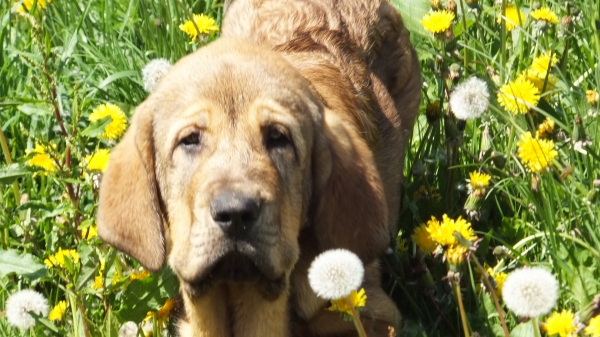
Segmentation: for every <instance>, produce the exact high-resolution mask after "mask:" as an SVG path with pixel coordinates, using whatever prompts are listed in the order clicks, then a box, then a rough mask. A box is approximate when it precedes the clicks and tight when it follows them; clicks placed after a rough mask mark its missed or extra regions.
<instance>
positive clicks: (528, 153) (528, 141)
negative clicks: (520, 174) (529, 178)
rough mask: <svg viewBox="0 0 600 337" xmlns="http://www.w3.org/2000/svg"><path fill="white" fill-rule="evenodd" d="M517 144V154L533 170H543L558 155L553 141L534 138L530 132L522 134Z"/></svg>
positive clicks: (524, 164)
mask: <svg viewBox="0 0 600 337" xmlns="http://www.w3.org/2000/svg"><path fill="white" fill-rule="evenodd" d="M517 146H518V150H517V156H518V157H519V159H520V160H521V163H523V166H525V167H526V168H527V169H529V170H530V171H531V172H541V171H542V170H544V169H545V168H546V167H548V164H549V163H550V162H552V160H554V158H556V156H557V155H558V152H556V150H555V149H554V142H553V141H551V140H545V139H537V138H533V137H532V136H531V133H530V132H526V133H524V134H523V135H521V138H520V140H519V142H518V143H517Z"/></svg>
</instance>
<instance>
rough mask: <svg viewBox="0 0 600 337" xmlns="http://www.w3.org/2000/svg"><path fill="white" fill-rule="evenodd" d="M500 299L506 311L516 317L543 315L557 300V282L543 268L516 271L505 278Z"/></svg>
mask: <svg viewBox="0 0 600 337" xmlns="http://www.w3.org/2000/svg"><path fill="white" fill-rule="evenodd" d="M502 298H503V299H504V303H506V306H507V307H508V309H510V310H511V311H513V312H514V313H515V314H517V315H518V316H521V317H531V318H532V317H538V316H540V315H545V314H547V313H548V312H550V310H552V308H553V307H554V305H555V304H556V300H557V299H558V281H557V280H556V278H555V277H554V275H552V274H551V273H550V272H549V271H547V270H546V269H544V268H540V267H531V268H521V269H517V270H515V271H513V272H512V273H510V274H508V276H507V277H506V281H505V282H504V287H503V289H502Z"/></svg>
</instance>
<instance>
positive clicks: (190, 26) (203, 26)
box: [179, 14, 219, 43]
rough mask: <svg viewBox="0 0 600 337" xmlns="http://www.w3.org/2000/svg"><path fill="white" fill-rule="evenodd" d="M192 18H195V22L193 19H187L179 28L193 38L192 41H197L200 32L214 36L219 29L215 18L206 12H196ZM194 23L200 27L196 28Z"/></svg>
mask: <svg viewBox="0 0 600 337" xmlns="http://www.w3.org/2000/svg"><path fill="white" fill-rule="evenodd" d="M192 18H193V20H194V21H193V22H192V20H186V21H185V22H184V23H183V24H181V25H179V29H181V30H182V31H183V32H184V33H186V34H187V35H188V36H189V37H190V38H191V39H192V41H191V42H190V43H193V42H195V41H197V39H198V34H202V35H205V36H211V37H212V36H213V35H214V34H215V32H218V31H219V26H217V25H215V19H213V18H211V17H209V16H206V15H204V14H194V15H192ZM194 23H195V24H196V26H197V27H198V29H196V26H194Z"/></svg>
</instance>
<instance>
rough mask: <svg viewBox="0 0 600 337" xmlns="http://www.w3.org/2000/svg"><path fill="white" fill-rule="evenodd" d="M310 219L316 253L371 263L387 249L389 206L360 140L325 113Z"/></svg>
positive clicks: (316, 151)
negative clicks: (342, 253) (339, 252)
mask: <svg viewBox="0 0 600 337" xmlns="http://www.w3.org/2000/svg"><path fill="white" fill-rule="evenodd" d="M313 180H314V192H313V193H314V194H313V203H314V204H313V212H312V213H313V214H312V215H313V219H312V224H313V226H314V231H315V235H316V239H317V242H318V245H319V250H320V251H324V250H327V249H333V248H346V249H348V250H351V251H352V252H354V253H356V254H357V255H358V256H359V257H360V258H361V259H362V260H363V261H365V262H369V261H371V260H373V259H375V258H376V257H377V256H379V255H380V254H381V253H383V251H384V250H385V248H386V247H387V245H388V244H389V233H388V230H387V219H388V216H387V204H386V200H385V194H384V191H383V187H382V185H381V180H380V179H379V173H378V171H377V168H376V167H375V163H374V161H373V155H372V154H371V151H370V149H369V148H368V146H367V145H366V142H365V141H364V140H363V139H362V138H361V136H360V134H359V133H358V132H357V131H356V130H355V129H354V128H353V127H352V126H351V125H349V124H348V123H344V122H343V121H342V120H341V119H340V118H339V117H337V116H336V115H335V113H334V112H332V111H330V110H327V109H325V118H324V124H323V131H322V133H321V134H320V135H319V133H318V132H317V135H316V143H315V149H314V152H313Z"/></svg>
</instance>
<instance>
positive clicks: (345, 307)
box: [327, 288, 367, 315]
mask: <svg viewBox="0 0 600 337" xmlns="http://www.w3.org/2000/svg"><path fill="white" fill-rule="evenodd" d="M347 299H348V300H350V303H351V304H352V306H353V307H354V308H360V307H364V306H365V304H366V303H367V294H365V289H364V288H360V290H359V291H356V290H352V292H351V293H350V295H348V297H347ZM327 310H329V311H337V312H342V313H346V314H348V315H352V308H350V305H349V304H348V301H347V300H346V297H343V298H340V299H337V300H333V301H331V306H330V307H329V308H327Z"/></svg>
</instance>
